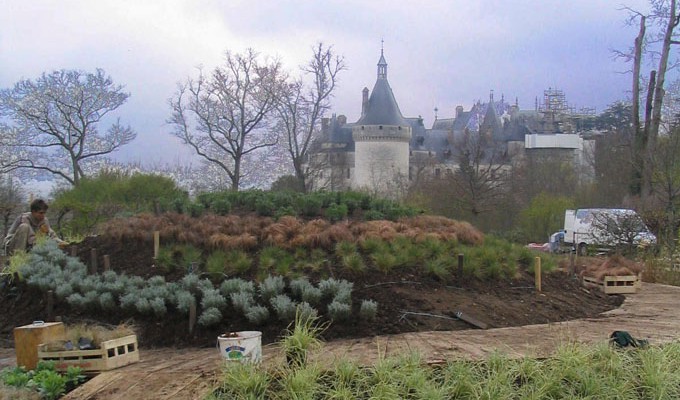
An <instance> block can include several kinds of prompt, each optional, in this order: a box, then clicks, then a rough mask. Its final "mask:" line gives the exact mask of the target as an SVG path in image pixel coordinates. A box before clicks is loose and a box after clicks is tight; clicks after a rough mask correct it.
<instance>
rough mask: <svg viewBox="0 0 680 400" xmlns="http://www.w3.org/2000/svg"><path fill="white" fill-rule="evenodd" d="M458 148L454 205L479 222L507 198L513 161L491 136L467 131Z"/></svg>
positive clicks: (454, 182) (457, 142) (454, 178)
mask: <svg viewBox="0 0 680 400" xmlns="http://www.w3.org/2000/svg"><path fill="white" fill-rule="evenodd" d="M455 148H456V149H458V170H457V171H456V172H455V173H454V174H453V176H452V177H451V178H452V180H453V182H452V188H453V189H454V191H455V194H454V196H453V197H452V201H453V202H456V203H459V205H460V206H461V208H462V209H465V210H467V211H468V212H469V213H470V214H472V216H473V217H475V218H476V217H477V216H479V215H480V214H482V213H484V212H488V211H490V210H492V209H493V208H494V207H495V206H496V205H497V204H498V201H499V200H500V199H501V198H502V197H504V193H505V188H506V185H507V183H508V181H507V179H506V177H507V171H508V170H509V164H508V161H509V160H508V158H507V155H506V153H505V151H504V149H503V145H502V143H498V142H495V141H494V140H493V138H492V137H491V135H490V134H489V133H484V132H480V133H476V132H475V133H471V132H469V131H466V132H465V135H463V137H462V138H461V139H459V140H457V141H456V145H455Z"/></svg>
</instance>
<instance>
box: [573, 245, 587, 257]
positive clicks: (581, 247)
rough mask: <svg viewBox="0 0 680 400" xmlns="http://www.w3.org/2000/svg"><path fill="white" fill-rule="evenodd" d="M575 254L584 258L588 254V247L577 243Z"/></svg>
mask: <svg viewBox="0 0 680 400" xmlns="http://www.w3.org/2000/svg"><path fill="white" fill-rule="evenodd" d="M576 252H577V254H578V255H579V256H585V255H587V254H588V245H587V244H585V243H579V244H578V249H576Z"/></svg>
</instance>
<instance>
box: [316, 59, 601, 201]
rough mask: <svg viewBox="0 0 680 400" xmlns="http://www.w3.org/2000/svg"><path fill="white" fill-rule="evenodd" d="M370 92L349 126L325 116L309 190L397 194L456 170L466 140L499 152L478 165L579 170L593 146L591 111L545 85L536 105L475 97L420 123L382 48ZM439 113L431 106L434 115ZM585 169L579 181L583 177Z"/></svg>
mask: <svg viewBox="0 0 680 400" xmlns="http://www.w3.org/2000/svg"><path fill="white" fill-rule="evenodd" d="M377 66H378V71H377V79H376V82H375V85H374V86H373V90H372V91H371V92H370V96H369V90H368V88H364V89H363V91H362V107H361V110H362V112H361V117H360V118H359V120H357V121H356V122H354V123H348V122H347V118H346V117H345V116H344V115H339V116H336V115H333V117H332V118H324V119H323V120H322V126H321V133H322V134H321V138H320V140H319V142H318V143H317V147H316V151H315V152H314V153H313V154H312V155H311V156H310V158H309V164H310V167H311V168H310V169H311V170H312V171H313V174H312V176H311V187H312V189H314V190H334V191H337V190H348V189H352V190H362V191H368V192H370V193H374V194H379V195H382V196H385V197H389V198H400V197H402V196H403V195H404V194H405V193H406V190H407V189H408V188H409V186H410V185H412V184H413V182H414V181H415V180H416V179H417V178H418V177H419V176H422V175H423V174H425V175H427V176H430V177H442V176H446V174H451V173H454V172H455V171H456V170H457V169H458V168H459V164H460V163H459V162H460V159H459V157H460V155H461V154H462V148H461V147H462V146H463V145H464V143H466V141H467V142H469V141H470V138H471V137H477V138H480V137H481V138H485V139H486V140H487V142H486V143H487V144H489V145H490V144H493V146H494V149H495V151H496V152H499V155H500V156H499V157H496V158H493V157H490V156H489V153H488V152H487V154H486V155H485V156H484V157H486V159H485V160H481V161H482V162H487V163H497V162H500V161H499V160H500V159H501V158H502V159H503V160H504V161H503V162H508V165H509V164H510V161H512V162H521V161H522V160H525V159H526V158H527V157H549V158H553V159H554V158H559V159H561V160H564V161H566V162H568V163H570V164H572V165H574V166H578V167H579V168H580V169H582V168H581V167H583V166H584V165H586V158H587V155H588V154H589V153H590V152H592V151H594V143H595V141H594V140H590V138H589V137H588V135H584V134H582V133H583V132H584V131H585V130H586V128H585V127H584V122H585V121H587V120H588V118H589V117H592V116H594V111H593V112H585V113H584V112H581V113H575V112H573V111H572V110H569V109H568V108H567V105H566V104H567V103H566V101H565V99H564V95H563V93H562V92H561V91H558V90H552V89H550V90H548V91H546V92H545V93H544V100H543V102H542V103H541V104H540V105H539V102H538V100H536V107H535V109H534V110H530V111H524V110H520V109H519V106H518V104H517V100H515V104H512V105H511V104H508V103H507V102H506V101H505V99H504V98H503V97H501V99H500V100H499V101H495V100H494V97H493V92H491V94H490V95H489V101H488V102H486V103H483V102H481V101H477V102H476V103H475V104H474V105H473V106H472V107H471V109H470V110H469V111H464V109H463V107H462V106H458V107H456V110H455V116H454V117H453V118H444V119H440V118H437V116H436V115H435V121H434V123H433V125H432V127H431V128H429V129H428V128H426V127H425V126H424V124H423V119H422V118H421V117H417V118H407V117H404V116H403V115H402V113H401V111H400V110H399V105H398V104H397V101H396V99H395V96H394V94H393V92H392V88H391V87H390V84H389V82H388V79H387V62H386V60H385V56H384V52H383V50H381V53H380V59H379V61H378V64H377ZM436 111H437V110H436V109H435V112H436ZM588 174H590V172H589V173H586V176H585V178H586V179H587V175H588Z"/></svg>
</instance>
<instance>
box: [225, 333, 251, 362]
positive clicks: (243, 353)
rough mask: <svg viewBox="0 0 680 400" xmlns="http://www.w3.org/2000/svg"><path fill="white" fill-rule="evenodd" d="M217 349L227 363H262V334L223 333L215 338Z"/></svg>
mask: <svg viewBox="0 0 680 400" xmlns="http://www.w3.org/2000/svg"><path fill="white" fill-rule="evenodd" d="M217 347H218V348H219V350H220V354H221V355H222V357H224V358H225V359H226V360H227V361H240V362H251V363H260V362H261V361H262V332H260V331H241V332H231V333H225V334H222V335H219V336H218V337H217Z"/></svg>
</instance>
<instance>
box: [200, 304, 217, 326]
mask: <svg viewBox="0 0 680 400" xmlns="http://www.w3.org/2000/svg"><path fill="white" fill-rule="evenodd" d="M220 321H222V313H221V312H220V310H218V309H217V308H214V307H212V308H208V309H205V310H203V312H202V313H201V315H200V316H199V317H198V324H199V325H201V326H204V327H211V326H215V325H217V324H219V323H220Z"/></svg>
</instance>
